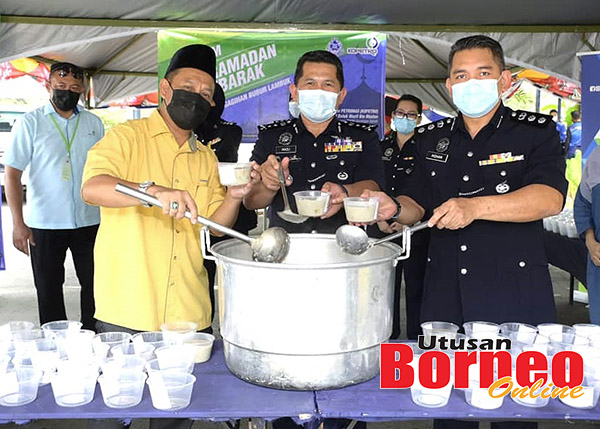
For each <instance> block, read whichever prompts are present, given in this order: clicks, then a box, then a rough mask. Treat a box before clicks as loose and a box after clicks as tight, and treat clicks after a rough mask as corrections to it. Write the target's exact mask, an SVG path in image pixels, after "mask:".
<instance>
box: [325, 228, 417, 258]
mask: <svg viewBox="0 0 600 429" xmlns="http://www.w3.org/2000/svg"><path fill="white" fill-rule="evenodd" d="M427 227H428V225H427V222H423V223H420V224H417V225H415V226H412V227H410V228H409V229H408V230H407V232H408V233H409V234H413V233H415V232H417V231H421V230H422V229H425V228H427ZM403 234H404V231H398V232H395V233H394V234H391V235H388V236H387V237H384V238H380V239H379V240H375V241H369V236H368V235H367V233H366V232H365V231H364V230H363V229H362V228H359V227H358V226H354V225H342V226H340V227H339V228H338V229H337V231H336V232H335V241H336V242H337V244H338V246H340V248H341V249H342V250H343V251H344V252H346V253H349V254H351V255H362V254H363V253H365V252H366V251H367V250H369V249H370V248H371V247H373V246H377V245H378V244H381V243H385V242H386V241H390V240H393V239H395V238H397V237H400V236H402V235H403Z"/></svg>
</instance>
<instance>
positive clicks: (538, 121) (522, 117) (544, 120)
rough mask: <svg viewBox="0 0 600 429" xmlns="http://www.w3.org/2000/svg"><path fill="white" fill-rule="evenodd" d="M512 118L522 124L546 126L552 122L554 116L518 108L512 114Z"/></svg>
mask: <svg viewBox="0 0 600 429" xmlns="http://www.w3.org/2000/svg"><path fill="white" fill-rule="evenodd" d="M510 119H512V120H513V121H516V122H518V123H522V124H528V125H535V126H537V127H545V126H546V125H548V124H552V123H553V122H552V116H550V115H544V114H542V113H534V112H528V111H526V110H517V111H515V112H512V113H511V114H510Z"/></svg>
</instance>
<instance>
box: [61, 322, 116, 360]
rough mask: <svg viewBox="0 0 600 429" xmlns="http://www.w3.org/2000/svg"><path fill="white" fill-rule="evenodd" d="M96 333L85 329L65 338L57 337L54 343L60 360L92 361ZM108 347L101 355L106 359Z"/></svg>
mask: <svg viewBox="0 0 600 429" xmlns="http://www.w3.org/2000/svg"><path fill="white" fill-rule="evenodd" d="M95 336H96V333H95V332H94V331H90V330H87V329H81V330H80V331H79V332H76V333H73V334H72V335H68V336H67V337H65V338H62V336H58V337H57V338H56V342H57V345H58V349H59V351H60V355H61V358H65V357H66V358H68V359H81V360H89V359H94V356H95V354H94V346H93V342H94V337H95ZM100 348H102V347H100ZM107 352H108V346H106V347H104V348H103V350H102V355H103V356H104V357H106V353H107Z"/></svg>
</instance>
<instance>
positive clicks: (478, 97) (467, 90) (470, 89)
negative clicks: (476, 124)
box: [452, 76, 502, 118]
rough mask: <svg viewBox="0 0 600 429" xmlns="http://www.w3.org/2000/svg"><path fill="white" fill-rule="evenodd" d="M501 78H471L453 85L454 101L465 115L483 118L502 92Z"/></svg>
mask: <svg viewBox="0 0 600 429" xmlns="http://www.w3.org/2000/svg"><path fill="white" fill-rule="evenodd" d="M501 78H502V76H500V78H499V79H469V80H468V81H466V82H461V83H456V84H454V85H452V101H454V104H455V105H456V107H458V110H460V111H461V112H462V114H463V115H465V116H468V117H470V118H481V117H482V116H484V115H486V114H488V113H489V112H491V110H492V109H493V108H494V106H495V105H496V103H498V99H499V98H500V94H498V81H499V80H500V79H501Z"/></svg>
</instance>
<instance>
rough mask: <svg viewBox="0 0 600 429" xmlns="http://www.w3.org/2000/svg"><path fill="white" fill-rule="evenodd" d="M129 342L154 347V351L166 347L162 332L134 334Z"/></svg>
mask: <svg viewBox="0 0 600 429" xmlns="http://www.w3.org/2000/svg"><path fill="white" fill-rule="evenodd" d="M131 341H132V342H133V344H140V343H146V344H150V345H152V346H154V349H159V348H161V347H164V346H166V345H167V343H166V342H165V337H164V334H163V332H162V331H150V332H140V333H138V334H135V335H134V336H133V337H132V338H131Z"/></svg>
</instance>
